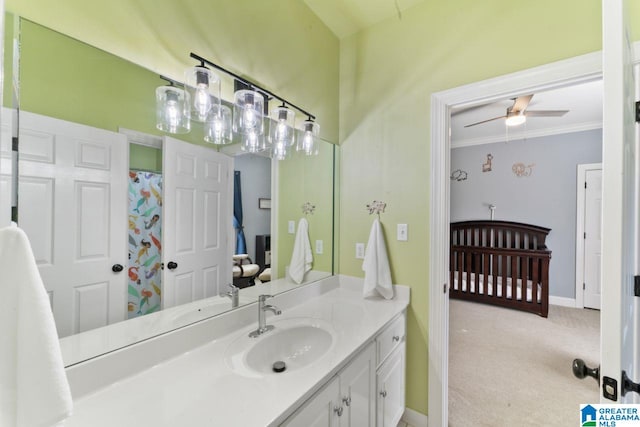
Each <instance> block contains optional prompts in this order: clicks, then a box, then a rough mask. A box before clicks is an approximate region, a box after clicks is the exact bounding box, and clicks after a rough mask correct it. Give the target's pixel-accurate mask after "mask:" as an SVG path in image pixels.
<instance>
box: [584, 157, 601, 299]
mask: <svg viewBox="0 0 640 427" xmlns="http://www.w3.org/2000/svg"><path fill="white" fill-rule="evenodd" d="M585 182H586V189H585V206H584V232H585V238H584V297H583V299H584V306H585V307H589V308H595V309H599V308H600V293H601V274H602V271H601V265H602V170H601V169H600V170H598V169H588V170H586V171H585Z"/></svg>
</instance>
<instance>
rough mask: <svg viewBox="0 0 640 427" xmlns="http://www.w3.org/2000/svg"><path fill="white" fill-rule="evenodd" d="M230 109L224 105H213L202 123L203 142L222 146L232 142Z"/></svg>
mask: <svg viewBox="0 0 640 427" xmlns="http://www.w3.org/2000/svg"><path fill="white" fill-rule="evenodd" d="M231 126H232V124H231V109H230V108H229V107H227V106H226V105H214V106H213V107H212V108H211V112H210V113H209V116H208V118H207V121H206V122H205V123H204V140H205V141H207V142H210V143H212V144H218V145H224V144H231V143H232V142H233V133H232V131H231Z"/></svg>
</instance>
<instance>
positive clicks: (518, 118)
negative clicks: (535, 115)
mask: <svg viewBox="0 0 640 427" xmlns="http://www.w3.org/2000/svg"><path fill="white" fill-rule="evenodd" d="M526 121H527V116H525V115H524V114H523V113H522V112H520V113H513V114H508V115H507V120H505V123H506V125H507V126H520V125H521V124H523V123H524V122H526Z"/></svg>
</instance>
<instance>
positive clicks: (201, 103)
mask: <svg viewBox="0 0 640 427" xmlns="http://www.w3.org/2000/svg"><path fill="white" fill-rule="evenodd" d="M184 78H185V80H184V83H185V90H186V91H187V93H188V94H189V96H190V98H191V118H192V119H193V120H195V121H198V122H206V121H207V119H208V118H209V114H210V113H211V110H212V109H213V107H214V106H219V105H220V78H219V77H218V76H217V75H216V74H214V73H213V72H212V71H211V70H210V69H208V68H207V67H205V66H204V63H203V62H201V63H200V65H196V66H195V67H191V68H189V69H187V70H186V71H185V73H184Z"/></svg>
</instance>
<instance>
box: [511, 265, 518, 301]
mask: <svg viewBox="0 0 640 427" xmlns="http://www.w3.org/2000/svg"><path fill="white" fill-rule="evenodd" d="M517 289H518V257H517V256H512V257H511V299H512V300H514V301H517V300H518V293H517Z"/></svg>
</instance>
